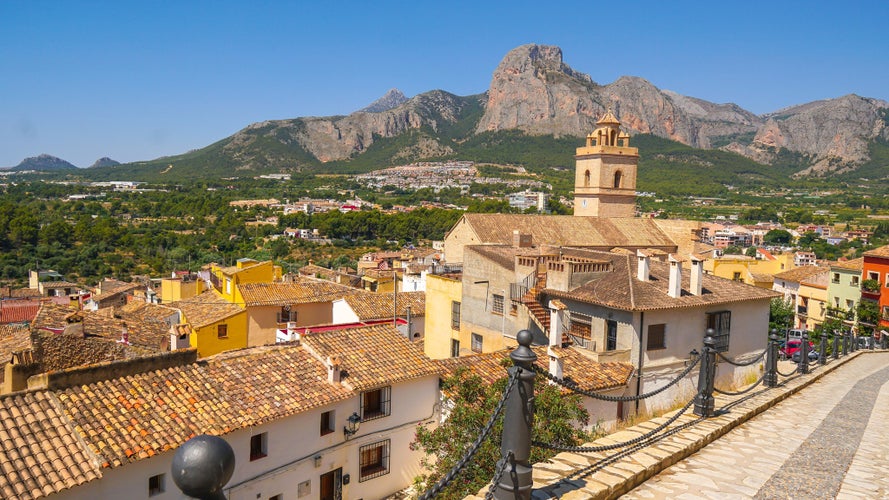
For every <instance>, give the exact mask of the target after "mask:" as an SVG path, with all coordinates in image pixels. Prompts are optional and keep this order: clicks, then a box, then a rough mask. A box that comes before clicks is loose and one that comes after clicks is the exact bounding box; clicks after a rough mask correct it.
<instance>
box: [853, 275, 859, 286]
mask: <svg viewBox="0 0 889 500" xmlns="http://www.w3.org/2000/svg"><path fill="white" fill-rule="evenodd" d="M852 286H858V276H852Z"/></svg>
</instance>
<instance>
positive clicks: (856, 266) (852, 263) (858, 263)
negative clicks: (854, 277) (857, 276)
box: [830, 257, 864, 271]
mask: <svg viewBox="0 0 889 500" xmlns="http://www.w3.org/2000/svg"><path fill="white" fill-rule="evenodd" d="M830 267H836V268H838V269H849V270H852V271H861V270H862V269H863V268H864V257H859V258H857V259H852V260H841V261H838V262H834V263H833V264H831V265H830Z"/></svg>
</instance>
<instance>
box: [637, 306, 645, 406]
mask: <svg viewBox="0 0 889 500" xmlns="http://www.w3.org/2000/svg"><path fill="white" fill-rule="evenodd" d="M644 340H645V311H639V363H638V364H639V367H638V368H636V395H637V396H638V395H640V394H642V364H643V363H644V362H645V361H644V359H645V357H644V356H643V353H644V351H643V350H642V346H643V345H645V343H644ZM636 414H637V415H638V414H639V400H638V399H637V400H636Z"/></svg>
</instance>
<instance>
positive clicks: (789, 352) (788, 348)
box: [778, 339, 815, 359]
mask: <svg viewBox="0 0 889 500" xmlns="http://www.w3.org/2000/svg"><path fill="white" fill-rule="evenodd" d="M802 345H803V341H802V340H800V339H790V340H788V341H787V343H786V344H784V347H782V348H781V349H779V350H778V353H779V354H781V355H782V356H783V357H784V358H785V359H790V358H791V357H793V353H795V352H796V351H799V350H800V347H802ZM814 349H815V344H814V343H813V342H812V341H811V340H810V341H809V351H812V350H814Z"/></svg>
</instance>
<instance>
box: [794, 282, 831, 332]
mask: <svg viewBox="0 0 889 500" xmlns="http://www.w3.org/2000/svg"><path fill="white" fill-rule="evenodd" d="M829 275H830V273H829V272H828V271H827V270H825V271H824V272H821V273H818V274H813V275H812V276H809V277H808V278H806V279H804V280H802V281H800V284H799V306H797V314H798V315H799V320H800V325H803V324H805V327H806V330H809V331H812V330H814V329H815V327H816V326H818V325H820V324H821V323H824V318H825V315H826V312H827V306H828V301H827V300H828V299H827V285H828V280H829Z"/></svg>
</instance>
